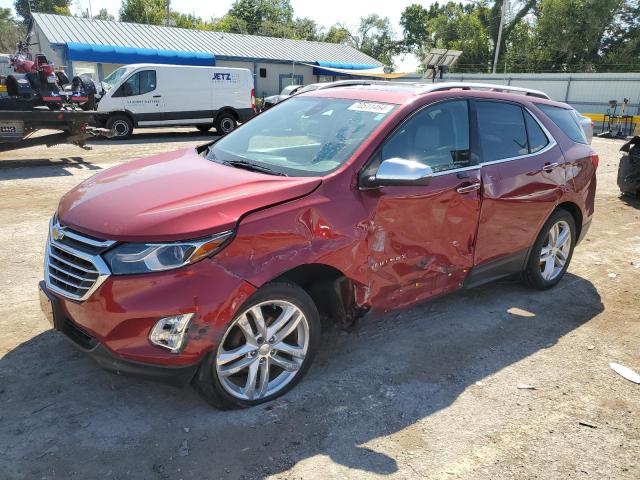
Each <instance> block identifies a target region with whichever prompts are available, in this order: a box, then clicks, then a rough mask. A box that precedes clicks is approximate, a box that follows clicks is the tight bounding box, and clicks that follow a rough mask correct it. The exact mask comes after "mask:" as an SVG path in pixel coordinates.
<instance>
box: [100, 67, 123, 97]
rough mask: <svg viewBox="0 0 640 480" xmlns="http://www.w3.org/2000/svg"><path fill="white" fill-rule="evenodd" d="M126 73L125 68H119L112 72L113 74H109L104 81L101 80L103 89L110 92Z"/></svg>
mask: <svg viewBox="0 0 640 480" xmlns="http://www.w3.org/2000/svg"><path fill="white" fill-rule="evenodd" d="M126 73H127V68H126V67H120V68H118V69H116V70H114V71H113V72H111V73H110V74H109V75H107V76H106V78H105V79H104V80H102V83H103V88H104V89H105V90H107V91H108V90H111V88H113V86H114V85H115V84H116V83H118V82H119V81H120V79H121V78H122V77H123V76H124V75H125V74H126Z"/></svg>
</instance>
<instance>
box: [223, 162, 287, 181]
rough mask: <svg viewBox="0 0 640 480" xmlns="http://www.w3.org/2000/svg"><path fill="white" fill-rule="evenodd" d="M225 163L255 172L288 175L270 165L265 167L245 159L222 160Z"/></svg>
mask: <svg viewBox="0 0 640 480" xmlns="http://www.w3.org/2000/svg"><path fill="white" fill-rule="evenodd" d="M222 163H223V164H224V165H229V166H232V167H236V168H243V169H245V170H251V171H254V172H260V173H266V174H268V175H278V176H280V177H288V176H289V175H287V174H286V173H284V172H278V171H277V170H272V169H271V168H269V167H263V166H262V165H256V164H255V163H251V162H247V161H245V160H225V161H223V162H222Z"/></svg>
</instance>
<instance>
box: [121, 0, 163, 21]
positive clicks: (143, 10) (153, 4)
mask: <svg viewBox="0 0 640 480" xmlns="http://www.w3.org/2000/svg"><path fill="white" fill-rule="evenodd" d="M166 20H167V0H122V5H121V6H120V21H122V22H134V23H146V24H149V25H163V24H164V23H165V22H166Z"/></svg>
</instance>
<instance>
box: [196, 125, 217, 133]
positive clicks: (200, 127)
mask: <svg viewBox="0 0 640 480" xmlns="http://www.w3.org/2000/svg"><path fill="white" fill-rule="evenodd" d="M211 127H213V125H196V128H197V129H198V130H200V131H201V132H202V133H206V132H208V131H209V130H211Z"/></svg>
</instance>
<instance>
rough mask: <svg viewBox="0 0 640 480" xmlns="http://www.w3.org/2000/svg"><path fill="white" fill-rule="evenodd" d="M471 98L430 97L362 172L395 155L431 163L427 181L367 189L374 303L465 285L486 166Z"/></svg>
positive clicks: (406, 300)
mask: <svg viewBox="0 0 640 480" xmlns="http://www.w3.org/2000/svg"><path fill="white" fill-rule="evenodd" d="M470 117H471V116H470V114H469V103H468V102H467V101H466V100H449V101H444V102H439V103H437V104H432V105H429V106H427V107H425V108H423V109H422V110H419V111H418V112H417V113H415V114H414V115H413V116H411V117H410V118H409V119H408V120H406V121H405V122H404V123H403V124H402V125H400V127H399V128H397V129H396V131H395V132H394V133H393V134H392V135H391V136H390V137H389V138H388V139H387V140H386V141H385V143H384V144H383V146H382V147H381V149H379V151H378V153H377V154H376V156H375V157H374V162H373V163H372V165H370V166H369V167H368V168H367V169H366V170H365V171H364V172H363V174H364V175H371V174H373V175H375V171H376V168H377V166H379V165H380V164H381V163H382V162H384V161H385V160H389V159H398V158H400V159H407V160H413V161H417V162H420V163H422V164H426V165H428V166H430V167H431V169H432V170H433V173H432V177H431V179H430V181H429V182H428V184H427V185H399V186H389V185H387V186H385V185H384V182H382V186H380V187H378V188H376V189H369V190H364V192H363V193H364V194H365V196H366V197H367V200H366V201H367V203H370V207H371V210H372V212H373V214H372V219H371V223H370V225H369V229H368V242H367V243H368V247H367V248H368V269H369V273H370V279H369V280H370V281H369V285H370V286H371V297H370V301H371V304H372V306H373V307H375V308H379V309H392V308H399V307H403V306H408V305H411V304H414V303H416V302H419V301H421V300H424V299H427V298H430V297H433V296H435V295H440V294H443V293H446V292H448V291H451V290H455V289H457V288H460V287H461V286H462V283H463V281H464V278H465V276H466V275H467V272H468V271H469V269H470V268H471V267H472V266H473V254H474V248H475V242H476V232H477V227H478V219H479V215H480V201H481V176H480V167H479V165H478V164H477V162H476V161H475V159H476V158H477V157H476V156H475V155H472V148H471V142H470V137H471V136H470V132H471V127H470V125H471V123H470Z"/></svg>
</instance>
